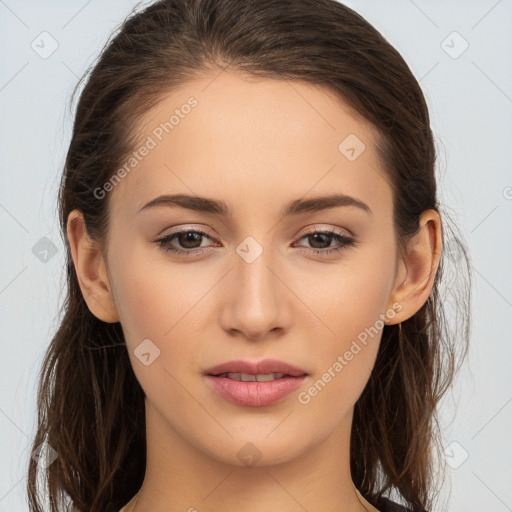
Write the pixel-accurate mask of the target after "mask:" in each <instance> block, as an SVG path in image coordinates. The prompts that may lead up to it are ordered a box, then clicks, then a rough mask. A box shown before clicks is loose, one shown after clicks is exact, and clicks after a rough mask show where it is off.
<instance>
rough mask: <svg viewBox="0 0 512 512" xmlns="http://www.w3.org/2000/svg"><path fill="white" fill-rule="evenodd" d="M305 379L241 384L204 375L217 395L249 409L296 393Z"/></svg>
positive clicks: (292, 378) (291, 378) (289, 378)
mask: <svg viewBox="0 0 512 512" xmlns="http://www.w3.org/2000/svg"><path fill="white" fill-rule="evenodd" d="M306 377H307V376H306V375H302V376H300V377H283V378H282V379H275V380H271V381H268V382H243V381H241V380H234V379H228V378H227V377H214V376H213V375H206V380H207V381H208V383H209V384H210V386H211V387H212V388H213V390H214V391H215V392H216V393H217V394H219V395H220V396H222V397H223V398H225V399H226V400H228V401H229V402H232V403H234V404H238V405H246V406H249V407H263V406H265V405H271V404H274V403H276V402H278V401H279V400H282V399H283V398H284V397H286V396H288V395H289V394H291V393H293V392H294V391H296V390H297V389H298V388H299V387H300V386H301V385H302V383H303V382H304V379H305V378H306Z"/></svg>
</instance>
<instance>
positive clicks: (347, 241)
mask: <svg viewBox="0 0 512 512" xmlns="http://www.w3.org/2000/svg"><path fill="white" fill-rule="evenodd" d="M183 233H196V234H198V235H201V236H203V237H206V238H209V239H210V240H211V237H210V236H209V235H208V234H207V233H205V232H204V231H201V230H198V229H181V230H179V231H175V232H174V233H170V234H169V235H166V236H164V237H163V238H160V239H158V240H156V242H157V243H158V244H159V246H160V247H161V248H162V249H163V250H164V251H165V252H172V253H175V254H178V255H184V256H193V255H196V254H203V253H204V252H206V251H205V249H204V248H196V249H188V250H182V249H177V248H175V247H172V246H171V245H169V242H170V241H171V240H172V239H173V238H175V237H177V236H179V235H181V234H183ZM313 235H327V236H331V237H332V238H333V239H334V240H336V241H337V242H339V243H340V244H341V246H338V247H334V248H331V249H329V248H327V249H313V248H311V249H310V251H312V252H313V253H314V254H320V255H327V254H333V253H337V252H340V251H342V250H343V249H345V248H346V247H349V246H351V245H354V244H355V243H356V242H355V240H354V239H353V238H351V237H349V236H346V235H342V234H338V233H335V231H334V230H332V231H312V232H310V233H306V234H305V235H303V236H301V237H300V238H299V240H302V239H304V238H307V237H309V236H313ZM306 249H307V248H306Z"/></svg>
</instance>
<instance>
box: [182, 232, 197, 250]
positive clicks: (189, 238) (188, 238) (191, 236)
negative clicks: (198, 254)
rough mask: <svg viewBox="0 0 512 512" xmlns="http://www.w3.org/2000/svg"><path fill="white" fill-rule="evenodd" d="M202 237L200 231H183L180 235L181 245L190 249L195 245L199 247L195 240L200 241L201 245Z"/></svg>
mask: <svg viewBox="0 0 512 512" xmlns="http://www.w3.org/2000/svg"><path fill="white" fill-rule="evenodd" d="M200 238H201V235H200V234H199V233H192V232H190V231H189V232H187V233H182V234H181V235H180V243H181V245H183V246H184V247H186V248H188V249H194V248H195V247H198V246H197V245H194V242H198V241H199V245H201V240H200ZM190 244H191V245H190Z"/></svg>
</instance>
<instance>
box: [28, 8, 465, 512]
mask: <svg viewBox="0 0 512 512" xmlns="http://www.w3.org/2000/svg"><path fill="white" fill-rule="evenodd" d="M228 66H229V67H230V69H233V70H238V71H243V72H247V73H251V74H252V75H255V76H258V77H262V78H265V77H268V78H277V79H280V80H290V81H293V80H298V81H303V82H308V83H311V84H317V85H321V86H324V87H327V88H329V89H330V90H331V91H334V92H335V93H336V94H337V95H338V97H339V98H341V99H343V100H344V101H345V102H346V103H347V104H348V105H349V106H350V107H352V108H353V109H354V110H355V112H357V113H358V114H359V115H360V116H362V117H363V118H364V119H366V120H368V121H369V122H370V123H372V125H373V126H374V127H375V128H376V130H377V133H378V135H379V140H378V147H377V150H378V151H379V155H380V157H381V164H382V167H383V169H384V170H385V172H386V173H387V176H388V178H389V181H390V184H391V186H392V189H393V201H394V225H395V233H396V240H397V244H398V246H399V247H400V248H402V249H404V248H405V247H406V246H407V241H408V239H409V238H410V237H411V236H413V235H414V234H415V233H416V232H417V230H418V221H419V218H420V214H421V213H422V212H423V211H424V210H427V209H430V208H432V209H435V210H436V211H438V212H440V204H439V202H438V198H437V191H436V178H435V163H436V152H435V145H434V139H433V135H432V131H431V128H430V121H429V114H428V109H427V104H426V101H425V98H424V96H423V93H422V91H421V88H420V86H419V84H418V82H417V80H416V79H415V77H414V76H413V74H412V72H411V71H410V69H409V67H408V66H407V64H406V63H405V61H404V60H403V58H402V57H401V56H400V54H399V53H398V52H397V51H396V50H395V49H394V48H393V47H392V46H391V45H390V44H389V43H388V42H387V41H386V39H384V37H383V36H382V35H381V34H380V33H379V32H378V31H377V30H376V29H375V28H374V27H373V26H371V25H370V24H369V23H368V22H367V21H365V20H364V19H363V18H362V17H361V16H360V15H359V14H357V13H356V12H354V11H353V10H351V9H349V8H348V7H346V6H344V5H342V4H340V3H338V2H336V1H335V0H272V1H269V0H160V1H157V2H155V3H153V4H151V5H150V6H148V7H146V8H145V9H144V10H141V11H139V12H137V11H134V12H132V13H131V14H130V15H129V16H128V18H127V19H126V20H125V22H124V23H123V24H122V25H121V27H120V29H119V31H118V32H117V34H115V35H114V36H113V37H112V39H111V40H110V41H109V42H107V44H106V45H105V47H104V49H103V51H102V52H101V55H100V56H99V58H98V61H97V62H96V64H95V65H94V67H93V68H92V70H88V73H86V75H84V77H83V79H85V78H86V77H87V79H86V80H85V85H84V86H83V89H82V92H81V94H80V96H79V101H78V104H77V108H76V113H75V120H74V126H73V132H72V138H71V142H70V145H69V150H68V152H67V156H66V161H65V165H64V171H63V176H62V181H61V187H60V194H59V215H60V224H61V230H62V236H63V241H64V244H65V246H66V250H67V295H66V298H65V301H64V303H63V305H62V321H61V323H60V326H59V328H58V330H57V332H56V334H55V336H54V337H53V339H52V341H51V343H50V346H49V348H48V350H47V352H46V355H45V358H44V361H43V363H42V370H41V375H40V381H39V388H38V396H37V401H38V404H37V405H38V427H37V432H36V435H35V439H34V442H33V446H32V449H33V450H36V449H39V448H40V446H41V445H43V444H44V446H47V447H48V449H50V450H54V452H52V453H55V454H56V455H57V458H56V459H55V460H54V461H53V462H52V463H50V464H49V465H47V464H44V463H43V464H41V459H39V463H38V462H37V461H36V459H37V458H36V457H33V458H30V460H29V464H28V483H27V491H28V498H29V505H30V510H31V511H34V512H35V511H39V510H42V500H43V496H44V497H46V498H47V499H48V502H49V504H50V510H51V511H52V512H57V511H62V510H64V509H66V510H69V509H73V510H78V511H82V512H86V511H87V512H105V511H107V512H110V511H113V512H117V511H118V510H119V508H121V507H122V506H123V505H124V504H126V503H127V502H128V501H129V500H130V498H131V497H132V496H133V494H134V492H135V491H136V490H137V489H139V488H140V486H141V485H142V482H143V479H144V473H145V466H146V451H145V449H146V446H145V442H146V438H145V413H144V392H143V390H142V388H141V387H140V385H139V383H138V381H137V379H136V378H135V375H134V372H133V370H132V368H131V365H130V360H129V358H128V354H127V349H126V345H125V343H124V338H123V332H122V329H121V326H120V324H119V323H114V324H108V323H104V322H102V321H100V320H98V319H97V318H96V317H95V316H94V315H93V314H92V313H91V312H90V311H89V309H88V307H87V305H86V303H85V301H84V298H83V296H82V294H81V291H80V288H79V285H78V281H77V276H76V273H75V269H74V265H73V261H72V258H71V254H70V247H69V242H68V240H67V236H66V224H67V219H68V215H69V214H70V212H71V211H72V210H74V209H78V210H80V211H81V212H82V213H83V215H84V218H85V221H86V226H87V231H88V233H89V236H90V237H91V238H93V239H95V240H98V241H99V242H102V244H103V243H104V242H105V235H106V232H107V225H108V220H109V210H108V205H109V201H108V199H109V197H108V196H107V197H106V198H102V197H101V195H98V194H97V193H96V194H95V193H94V191H95V190H97V189H98V188H99V187H102V185H103V184H104V183H106V182H107V181H108V180H109V179H110V178H111V177H112V176H113V174H114V173H115V171H116V170H118V169H119V167H120V166H121V165H122V162H123V161H125V159H126V156H127V155H128V154H129V153H130V152H131V151H133V147H134V143H135V137H136V134H135V131H134V127H136V126H137V123H138V121H139V120H140V118H141V116H142V115H143V114H144V113H145V112H147V111H148V109H149V108H151V107H153V106H154V105H155V104H156V103H157V102H158V101H159V100H160V99H161V98H162V97H163V96H164V95H165V94H167V93H169V92H170V91H172V90H173V89H174V88H176V87H178V86H180V85H183V84H185V83H186V82H187V81H189V80H191V79H193V78H195V77H197V76H200V75H201V74H202V73H205V72H211V71H212V70H214V71H215V72H220V71H221V70H222V69H225V68H226V67H228ZM83 79H82V80H83ZM81 83H82V82H79V83H78V84H77V88H76V89H75V92H74V94H75V93H76V91H77V89H78V86H80V85H81ZM73 96H74V95H73ZM440 213H441V212H440ZM444 217H445V215H444V213H443V217H442V219H443V240H444V242H445V243H447V245H448V247H450V251H449V252H448V253H447V254H443V257H442V260H441V263H440V266H439V269H438V272H437V275H436V278H435V281H434V286H433V290H432V293H431V295H430V296H429V298H428V300H427V302H426V303H425V304H424V305H423V307H422V308H421V309H420V310H419V311H418V312H417V313H416V314H414V315H413V316H412V317H411V318H409V319H408V320H406V321H404V322H402V324H401V327H398V326H397V325H386V326H385V327H384V330H383V334H382V340H381V345H380V349H379V353H378V355H377V359H376V363H375V367H374V370H373V373H372V374H371V376H370V379H369V382H368V384H367V386H366V387H365V389H364V391H363V393H362V395H361V396H360V398H359V400H358V401H357V403H356V404H355V411H354V420H353V425H352V439H351V454H350V457H351V460H350V464H351V471H352V477H353V481H354V484H355V485H356V487H357V488H358V489H359V490H360V492H361V493H362V495H363V496H364V497H365V498H366V499H367V500H368V501H369V502H370V503H372V504H374V505H375V504H378V503H379V499H380V498H381V496H384V495H385V494H388V495H389V496H390V497H392V496H391V494H390V493H391V492H394V493H396V496H397V497H399V498H400V499H401V500H402V501H403V502H404V504H405V505H407V506H409V507H410V508H411V509H412V510H413V511H415V512H417V511H421V510H425V509H429V510H431V509H432V506H433V503H434V498H435V495H436V493H437V490H438V489H437V487H436V479H435V478H434V477H436V473H437V470H438V468H437V467H436V465H435V464H434V455H435V453H434V449H435V448H439V438H440V436H439V434H438V425H437V416H436V409H437V404H438V402H439V401H440V399H441V398H442V397H443V395H444V394H445V392H446V391H447V390H448V389H449V387H450V386H451V384H452V381H453V379H454V376H455V374H456V372H457V371H458V370H459V368H460V364H461V363H462V361H463V359H464V357H465V356H466V353H467V348H468V343H469V326H470V323H469V302H470V271H469V268H470V266H469V259H468V257H467V254H466V250H465V248H464V244H463V242H462V241H461V240H462V237H461V236H460V235H458V234H457V232H456V230H453V228H449V225H448V224H447V222H446V219H445V218H444ZM449 229H451V231H449ZM446 255H448V257H449V258H448V260H447V259H446ZM452 262H453V263H456V264H457V265H458V267H459V270H458V272H453V273H452V276H451V279H452V281H453V282H450V285H449V286H447V287H446V290H447V291H446V295H443V288H442V286H441V285H442V282H441V277H442V275H443V273H445V271H446V269H449V268H451V267H450V266H449V265H448V264H450V263H452ZM446 277H450V275H449V274H446ZM445 302H446V303H450V304H453V305H454V306H455V308H456V311H457V314H455V315H454V316H453V319H454V321H449V319H448V318H447V317H446V311H445V308H444V306H445V304H444V303H445ZM459 352H460V353H459ZM458 356H459V357H458ZM457 362H458V363H459V364H457ZM48 460H51V459H48ZM46 466H47V467H46ZM38 475H39V476H40V477H41V476H42V477H43V479H42V482H43V483H44V484H45V487H46V490H45V493H46V494H43V496H41V493H40V492H39V485H38V483H37V480H38Z"/></svg>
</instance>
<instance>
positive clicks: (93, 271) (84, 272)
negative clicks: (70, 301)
mask: <svg viewBox="0 0 512 512" xmlns="http://www.w3.org/2000/svg"><path fill="white" fill-rule="evenodd" d="M67 237H68V241H69V246H70V249H71V256H72V258H73V264H74V266H75V272H76V274H77V278H78V284H79V285H80V290H81V291H82V295H83V297H84V300H85V302H86V303H87V307H88V308H89V310H90V311H91V313H92V314H93V315H94V316H95V317H97V318H99V319H100V320H102V321H103V322H108V323H113V322H118V321H119V316H118V314H117V311H116V308H115V304H114V300H113V297H112V291H111V287H110V283H109V280H108V275H107V271H106V266H105V261H104V258H103V254H102V252H101V247H100V246H99V244H97V243H95V242H94V241H93V240H91V238H90V237H89V235H88V233H87V228H86V225H85V220H84V217H83V214H82V212H80V211H79V210H73V211H72V212H71V213H70V214H69V216H68V221H67Z"/></svg>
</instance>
